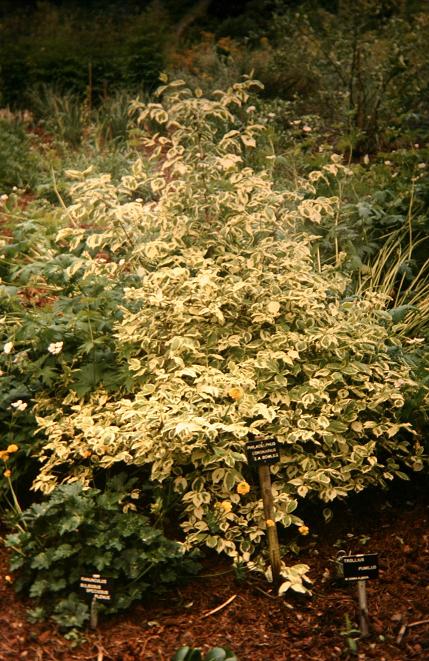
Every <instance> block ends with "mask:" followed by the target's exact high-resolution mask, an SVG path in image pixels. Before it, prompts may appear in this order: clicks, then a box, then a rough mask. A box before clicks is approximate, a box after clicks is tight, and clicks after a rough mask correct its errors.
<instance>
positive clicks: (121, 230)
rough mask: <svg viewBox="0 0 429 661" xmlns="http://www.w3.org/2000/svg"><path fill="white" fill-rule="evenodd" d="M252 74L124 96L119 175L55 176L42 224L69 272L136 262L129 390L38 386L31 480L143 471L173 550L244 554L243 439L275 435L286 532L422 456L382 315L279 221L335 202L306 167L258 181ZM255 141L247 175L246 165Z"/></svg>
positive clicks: (124, 326)
mask: <svg viewBox="0 0 429 661" xmlns="http://www.w3.org/2000/svg"><path fill="white" fill-rule="evenodd" d="M251 85H252V82H251V81H247V82H244V83H240V84H237V85H235V86H234V87H233V88H231V89H230V90H228V91H227V92H217V93H215V95H214V97H213V98H212V99H208V98H204V97H203V96H202V94H201V92H200V91H198V90H196V91H195V92H194V93H193V92H191V91H190V90H188V89H186V88H185V86H184V85H183V84H182V83H181V82H180V81H177V82H175V83H173V84H171V85H166V86H164V87H163V88H162V89H161V90H160V102H159V103H150V104H148V105H143V104H140V103H137V102H136V103H135V104H134V107H133V112H134V113H136V116H137V124H138V127H139V128H138V130H137V131H136V133H135V144H136V148H137V150H138V155H137V156H136V159H135V162H134V163H133V165H132V166H131V170H130V174H129V175H128V176H127V177H124V178H123V180H122V182H121V183H120V185H119V186H114V185H113V184H112V183H111V182H110V181H109V179H108V177H91V173H90V172H86V173H78V172H74V173H71V175H72V176H73V177H74V178H75V179H76V184H75V185H74V186H73V188H72V191H71V193H72V196H73V201H72V203H71V205H70V206H69V207H68V208H67V209H66V213H67V215H68V217H69V219H70V226H69V227H68V228H67V229H64V230H62V231H61V232H60V234H59V236H58V241H59V242H60V243H61V245H63V246H64V245H65V243H67V242H68V244H69V248H70V252H71V253H72V254H74V255H75V258H74V261H73V264H72V265H71V266H70V267H69V269H70V275H71V276H73V277H75V278H77V277H80V278H86V277H92V276H93V275H94V274H97V273H102V274H103V276H106V275H107V276H108V277H110V278H112V279H115V280H117V279H118V278H119V279H120V278H121V274H123V273H126V274H127V277H128V281H129V274H130V273H133V274H134V276H135V280H134V283H135V284H134V286H131V287H130V286H128V287H126V288H124V297H123V309H122V319H121V321H120V322H117V323H116V326H115V342H116V349H117V353H118V355H119V357H120V359H121V360H122V361H123V362H124V363H127V364H128V368H129V371H130V375H131V378H130V382H131V385H130V387H129V389H128V391H127V392H122V393H117V395H116V396H114V395H112V394H108V393H106V392H104V391H102V390H98V391H97V392H94V393H93V394H92V395H91V396H90V397H89V398H88V399H87V400H85V401H84V400H81V399H79V398H78V397H77V396H76V395H74V394H73V393H72V394H70V395H69V396H68V397H67V398H66V399H65V400H64V401H63V402H62V403H58V406H57V405H55V406H53V405H52V404H50V403H49V402H48V401H47V400H45V399H43V398H40V399H39V401H38V403H37V410H38V414H39V415H38V424H39V427H40V430H43V431H44V432H45V434H46V435H47V437H48V443H47V444H46V445H45V448H44V451H43V453H42V455H41V460H42V467H41V470H40V473H39V475H38V477H37V479H36V481H35V484H34V487H35V488H36V489H40V490H42V491H43V492H49V491H50V490H52V489H53V488H54V486H55V485H56V484H57V482H58V481H59V480H64V481H73V480H77V479H79V480H83V481H84V482H89V481H90V480H91V477H92V475H93V474H94V472H99V471H101V470H103V469H108V468H110V467H112V466H114V465H115V464H118V462H120V463H121V464H122V463H125V464H127V465H132V466H134V467H142V469H143V468H144V471H146V473H147V471H148V470H150V478H151V480H152V481H153V482H154V483H159V484H160V485H165V488H166V489H167V487H170V488H172V489H173V490H174V491H175V492H176V493H177V494H178V495H179V496H180V499H181V503H182V506H181V509H182V514H183V520H182V527H183V530H184V532H185V533H186V537H185V542H184V545H185V547H191V546H194V545H207V546H208V547H210V548H215V549H216V550H218V551H226V552H227V553H228V554H229V555H230V556H232V557H233V558H235V559H236V560H241V561H244V562H250V563H252V562H253V561H254V560H255V558H256V559H257V557H258V553H259V551H260V547H261V544H260V543H261V542H262V541H263V538H264V534H265V527H266V524H265V521H264V515H263V509H262V502H261V500H260V498H259V494H258V487H257V485H256V483H255V480H254V476H252V475H251V472H250V469H249V466H248V463H247V459H246V454H245V443H246V440H247V439H248V438H249V436H250V435H252V434H258V435H260V434H262V435H265V436H267V437H275V438H276V439H277V440H278V442H279V444H280V449H281V462H280V464H278V465H276V466H274V467H273V468H272V472H273V479H274V483H273V489H274V498H275V508H276V519H277V521H278V522H279V523H280V524H281V525H282V526H284V527H285V528H288V527H290V526H291V525H294V524H295V525H297V526H298V527H301V528H302V529H306V526H304V525H303V521H302V520H301V519H300V518H299V517H298V516H295V515H294V511H295V509H296V508H297V504H298V500H299V498H305V497H307V496H309V497H310V496H317V497H319V498H321V499H322V500H323V501H325V502H330V501H332V500H334V499H335V498H336V497H342V496H346V495H347V494H348V493H349V492H358V491H361V490H362V489H364V488H365V487H366V486H368V485H373V484H384V483H385V482H386V480H391V479H392V478H393V477H394V476H396V475H401V474H402V470H403V467H404V466H407V467H411V468H413V469H415V470H419V469H420V468H421V467H422V449H421V447H420V445H419V442H418V441H417V440H416V436H415V434H414V433H413V430H412V429H411V428H410V426H409V424H408V423H404V422H403V421H401V409H402V406H403V403H404V398H405V397H406V395H407V392H408V391H411V390H412V389H413V388H414V383H413V381H412V379H411V378H410V373H409V369H408V367H407V366H406V363H405V361H404V360H403V357H402V355H403V348H402V346H401V341H400V339H399V337H397V336H396V335H395V329H394V327H393V322H392V318H391V316H390V315H389V314H387V313H386V312H385V311H384V310H383V301H380V300H379V297H378V296H377V295H376V294H374V293H367V294H365V295H364V294H362V295H361V296H359V297H355V298H347V296H346V294H345V291H346V287H347V279H346V277H345V276H344V275H342V274H341V271H340V267H337V268H334V267H324V268H319V267H318V266H317V264H315V263H314V260H313V257H312V250H311V247H312V242H313V240H314V237H312V236H308V235H302V236H301V235H299V234H298V233H297V230H296V228H297V227H302V226H303V224H304V222H305V220H306V219H307V218H310V219H311V220H312V221H313V222H317V221H318V220H320V219H321V218H322V217H323V219H324V223H325V224H326V223H327V222H329V219H330V218H331V220H332V222H335V220H334V219H335V214H336V212H337V200H336V199H335V198H317V197H315V195H314V189H313V184H312V183H311V181H309V182H303V183H302V184H301V185H300V188H299V190H297V191H292V192H291V191H290V190H287V191H281V190H276V189H275V188H274V186H273V183H272V178H271V176H270V169H269V166H270V163H271V158H272V155H271V154H270V153H269V145H268V143H264V137H263V127H261V126H260V125H255V124H253V123H252V108H251V107H249V106H248V105H247V103H248V94H249V88H250V87H251ZM257 141H261V142H262V148H261V149H262V153H264V154H265V156H266V157H267V159H266V162H267V167H266V168H265V169H263V168H258V169H256V167H253V168H252V166H251V164H252V162H254V160H253V161H252V159H253V155H252V150H253V149H254V148H255V146H256V145H257ZM336 163H338V159H337V160H336ZM338 167H342V166H341V165H340V164H338ZM100 254H102V255H104V258H103V259H102V260H101V259H100ZM144 471H142V473H143V472H144ZM248 483H250V484H251V485H252V486H251V489H250V491H249V489H248V488H247V486H245V485H247V484H248ZM301 579H302V571H301V573H300V571H298V572H297V574H296V577H295V579H294V581H292V586H293V587H296V589H298V590H299V589H302V588H301V587H300V586H302V582H301Z"/></svg>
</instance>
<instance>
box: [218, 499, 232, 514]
mask: <svg viewBox="0 0 429 661" xmlns="http://www.w3.org/2000/svg"><path fill="white" fill-rule="evenodd" d="M219 508H220V509H222V510H224V512H226V513H227V514H228V512H230V511H231V510H232V504H231V503H230V502H229V500H223V501H222V502H221V503H219Z"/></svg>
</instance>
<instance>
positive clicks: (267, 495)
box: [258, 464, 281, 585]
mask: <svg viewBox="0 0 429 661" xmlns="http://www.w3.org/2000/svg"><path fill="white" fill-rule="evenodd" d="M258 474H259V484H260V487H261V493H262V502H263V504H264V516H265V521H269V524H268V525H267V537H268V550H269V555H270V564H271V571H272V574H273V584H274V585H277V584H278V583H279V581H280V567H281V557H280V545H279V539H278V536H277V527H276V524H275V514H274V500H273V492H272V488H271V473H270V467H269V466H267V465H265V464H263V465H260V466H258ZM270 523H272V525H270Z"/></svg>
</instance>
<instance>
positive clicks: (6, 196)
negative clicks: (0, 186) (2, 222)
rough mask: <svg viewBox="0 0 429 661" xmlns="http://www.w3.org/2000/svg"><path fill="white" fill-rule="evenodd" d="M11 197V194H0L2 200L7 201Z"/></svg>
mask: <svg viewBox="0 0 429 661" xmlns="http://www.w3.org/2000/svg"><path fill="white" fill-rule="evenodd" d="M8 199H9V195H6V193H3V195H0V200H1V201H2V202H6V200H8Z"/></svg>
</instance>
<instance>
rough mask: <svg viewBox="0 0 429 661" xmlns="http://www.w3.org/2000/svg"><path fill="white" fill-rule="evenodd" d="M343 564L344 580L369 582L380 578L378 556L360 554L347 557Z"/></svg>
mask: <svg viewBox="0 0 429 661" xmlns="http://www.w3.org/2000/svg"><path fill="white" fill-rule="evenodd" d="M341 562H342V563H343V570H344V580H346V581H367V580H369V579H371V578H378V554H377V553H359V554H357V555H345V556H344V557H343V558H342V559H341Z"/></svg>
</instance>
